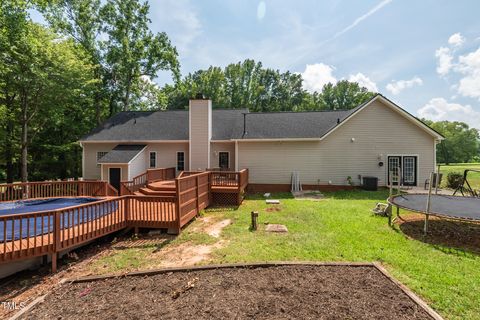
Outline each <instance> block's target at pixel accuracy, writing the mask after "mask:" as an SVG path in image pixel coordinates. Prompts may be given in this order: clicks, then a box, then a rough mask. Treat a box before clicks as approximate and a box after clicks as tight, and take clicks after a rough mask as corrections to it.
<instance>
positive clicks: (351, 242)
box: [97, 191, 480, 319]
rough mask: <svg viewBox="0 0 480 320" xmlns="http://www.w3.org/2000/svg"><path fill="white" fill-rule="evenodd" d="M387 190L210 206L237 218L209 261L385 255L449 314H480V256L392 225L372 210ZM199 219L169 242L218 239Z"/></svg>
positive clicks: (119, 257) (143, 260)
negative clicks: (277, 229) (269, 229)
mask: <svg viewBox="0 0 480 320" xmlns="http://www.w3.org/2000/svg"><path fill="white" fill-rule="evenodd" d="M386 197H387V192H386V191H378V192H366V191H353V192H336V193H330V194H327V198H326V199H324V200H321V201H309V200H302V201H300V200H295V199H292V198H291V196H290V194H275V195H274V198H279V199H280V200H281V204H280V205H279V207H280V208H281V210H280V211H272V212H267V210H266V209H267V208H268V207H269V206H267V205H266V204H265V200H264V199H263V197H261V196H250V197H249V198H248V199H246V200H245V201H244V203H243V204H242V206H240V208H239V209H238V210H226V211H222V210H218V209H217V210H207V211H206V212H205V213H204V215H205V216H212V217H215V219H216V220H217V219H223V218H230V219H231V220H232V222H233V223H232V224H231V225H230V226H228V227H226V228H225V229H224V230H223V232H222V234H221V238H220V239H221V240H226V241H225V243H226V244H225V245H224V246H223V247H221V248H219V249H217V250H215V251H214V252H213V254H212V260H211V261H208V263H228V262H249V261H251V262H253V261H268V260H270V261H272V260H299V261H301V260H310V261H312V260H314V261H359V262H361V261H364V262H371V261H380V262H381V263H383V264H384V265H385V266H386V268H387V269H388V270H389V271H390V273H391V274H392V275H393V276H394V277H396V278H397V279H398V280H400V281H401V282H403V283H404V284H406V285H407V286H408V287H409V288H411V289H412V290H413V291H414V292H416V293H417V294H419V295H420V296H421V297H422V298H424V299H425V300H426V301H427V302H429V303H430V304H431V306H432V307H433V308H435V309H436V310H437V311H438V312H440V313H441V314H442V315H443V316H444V317H446V318H449V319H475V318H477V319H478V318H480V316H479V315H480V294H479V292H480V256H479V255H477V254H475V253H472V252H468V251H464V250H460V249H452V248H446V247H443V246H441V245H432V244H427V243H424V242H422V241H421V239H420V240H413V239H410V238H407V237H406V236H405V235H404V234H403V233H402V232H401V231H400V230H398V228H394V229H392V228H390V227H389V226H388V225H387V220H386V218H383V217H377V216H373V215H372V214H371V212H370V210H371V209H372V208H373V206H374V205H375V203H376V202H378V201H384V200H385V199H386ZM252 210H256V211H259V230H258V231H256V232H252V231H250V230H249V224H250V212H251V211H252ZM267 222H268V223H280V224H285V225H286V226H287V227H288V230H289V233H288V234H271V233H266V232H265V231H264V227H265V223H267ZM198 223H199V222H198V221H194V222H193V223H192V224H191V225H189V226H188V227H187V228H186V229H185V230H184V231H183V232H182V234H181V235H180V237H178V238H177V239H176V240H174V241H172V242H171V243H169V244H168V245H167V246H175V245H178V244H179V243H185V241H187V242H191V243H192V244H205V243H211V242H212V241H217V240H216V239H214V238H211V237H209V236H208V235H207V238H209V239H206V238H205V237H204V236H201V237H196V236H194V234H195V232H194V231H193V230H195V229H196V226H197V225H198ZM479 229H480V228H479ZM477 231H478V230H477ZM477 235H480V231H478V233H477ZM153 249H154V248H144V249H135V250H136V251H132V252H129V251H128V250H127V251H122V252H119V253H116V254H114V255H116V257H112V256H109V257H105V258H103V259H101V260H100V261H98V263H97V265H98V264H100V265H107V266H106V268H107V269H109V268H110V267H113V269H116V270H118V269H122V267H120V268H119V266H108V264H111V263H115V261H118V262H121V263H127V264H128V260H129V259H134V260H135V262H134V265H135V267H136V268H140V269H141V268H142V267H143V266H148V267H151V265H152V261H151V259H149V258H148V257H149V253H150V252H151V251H152V250H153ZM138 250H140V251H138ZM130 254H132V256H130ZM126 260H127V262H126ZM130 262H133V261H130ZM205 263H207V262H205ZM104 267H105V266H104ZM385 303H388V301H386V302H385Z"/></svg>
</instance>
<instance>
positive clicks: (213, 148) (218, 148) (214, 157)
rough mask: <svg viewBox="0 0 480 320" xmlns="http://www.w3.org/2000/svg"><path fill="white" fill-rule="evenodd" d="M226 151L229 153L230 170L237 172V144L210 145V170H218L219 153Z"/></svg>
mask: <svg viewBox="0 0 480 320" xmlns="http://www.w3.org/2000/svg"><path fill="white" fill-rule="evenodd" d="M223 151H226V152H228V153H229V160H228V161H229V166H230V168H229V169H230V170H232V171H235V143H234V142H212V143H211V144H210V166H209V168H218V167H219V162H218V153H219V152H223Z"/></svg>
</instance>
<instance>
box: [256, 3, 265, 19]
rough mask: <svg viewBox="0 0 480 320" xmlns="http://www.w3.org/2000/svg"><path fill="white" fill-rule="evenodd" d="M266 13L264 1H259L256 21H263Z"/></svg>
mask: <svg viewBox="0 0 480 320" xmlns="http://www.w3.org/2000/svg"><path fill="white" fill-rule="evenodd" d="M266 11H267V5H266V4H265V1H260V3H259V4H258V7H257V19H258V20H260V21H261V20H263V18H265V13H266Z"/></svg>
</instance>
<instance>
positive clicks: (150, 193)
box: [139, 188, 176, 197]
mask: <svg viewBox="0 0 480 320" xmlns="http://www.w3.org/2000/svg"><path fill="white" fill-rule="evenodd" d="M139 192H140V193H141V194H142V195H146V196H164V197H168V196H175V195H176V192H175V190H170V191H165V190H162V191H159V190H152V189H150V188H140V190H139Z"/></svg>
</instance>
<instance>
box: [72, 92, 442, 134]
mask: <svg viewBox="0 0 480 320" xmlns="http://www.w3.org/2000/svg"><path fill="white" fill-rule="evenodd" d="M376 100H381V101H382V102H383V104H384V105H385V106H387V107H390V108H392V109H393V110H394V111H396V112H397V113H398V114H399V115H401V116H403V117H405V118H406V119H407V120H409V121H411V122H412V123H413V124H415V125H417V126H418V127H420V128H421V129H422V130H424V131H425V132H427V133H428V134H430V135H431V136H433V137H434V138H435V139H437V140H442V139H443V136H442V135H441V134H440V133H438V132H436V131H435V130H433V129H432V128H430V127H429V126H428V125H426V124H425V123H423V122H422V121H420V120H419V119H418V118H416V117H414V116H413V115H411V114H410V113H408V112H407V111H405V110H404V109H402V108H401V107H399V106H398V105H396V104H395V103H393V102H392V101H390V100H389V99H387V98H385V97H384V96H382V95H381V94H377V95H375V96H374V97H372V98H371V99H370V100H368V101H366V102H365V103H363V104H361V105H359V106H357V107H355V108H353V109H350V110H334V111H310V112H308V111H307V112H248V109H214V110H213V112H212V140H213V141H215V140H217V141H218V140H239V141H248V140H253V141H256V140H288V139H292V140H295V139H296V140H301V139H314V140H322V139H324V138H325V137H327V136H328V135H330V134H331V133H332V132H334V131H335V130H336V129H337V128H339V127H341V126H342V125H345V123H347V122H348V120H349V119H350V118H352V117H354V116H355V115H356V114H357V113H358V112H361V110H363V109H364V108H366V107H367V106H368V105H370V104H371V103H372V102H373V101H376ZM188 117H189V116H188V111H187V110H171V111H150V112H137V111H135V112H133V111H131V112H120V113H118V114H116V115H115V116H113V117H111V118H110V119H108V120H107V121H105V123H103V124H102V125H100V126H99V127H97V128H95V129H94V130H93V131H92V132H91V133H90V134H88V135H86V136H85V137H83V138H82V139H81V140H80V141H81V142H105V141H116V142H123V143H127V142H128V143H135V142H137V143H138V142H142V143H146V142H150V141H163V142H165V141H172V142H175V141H188V140H189V125H188V122H189V119H188ZM244 119H245V120H244ZM244 127H245V131H244Z"/></svg>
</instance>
